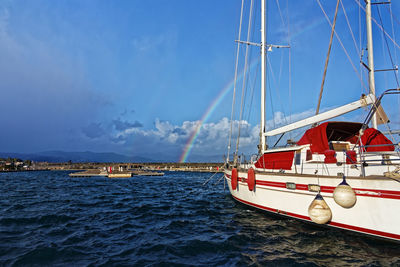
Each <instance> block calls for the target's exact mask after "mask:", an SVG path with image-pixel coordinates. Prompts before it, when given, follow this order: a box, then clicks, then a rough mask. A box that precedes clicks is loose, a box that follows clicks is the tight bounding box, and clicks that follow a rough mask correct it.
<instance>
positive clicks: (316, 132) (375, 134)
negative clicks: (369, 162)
mask: <svg viewBox="0 0 400 267" xmlns="http://www.w3.org/2000/svg"><path fill="white" fill-rule="evenodd" d="M361 127H362V123H356V122H324V123H322V124H320V125H318V126H316V127H314V128H311V129H308V130H307V131H306V132H305V133H304V135H303V137H302V138H300V140H299V141H298V142H297V144H298V145H306V144H310V149H311V152H312V153H321V154H322V153H324V151H326V150H329V149H330V148H329V142H330V141H347V142H350V143H352V144H355V143H356V142H357V140H358V134H359V131H360V129H361ZM361 142H362V144H363V145H364V146H366V145H385V144H388V145H389V146H381V147H369V148H367V149H366V150H367V151H393V150H394V146H393V143H392V142H391V141H390V140H389V139H387V138H386V137H385V136H384V135H383V134H382V133H381V132H379V131H378V130H376V129H374V128H368V129H366V130H365V132H364V134H363V136H362V137H361ZM390 145H391V146H390Z"/></svg>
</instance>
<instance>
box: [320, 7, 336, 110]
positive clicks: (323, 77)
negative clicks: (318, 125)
mask: <svg viewBox="0 0 400 267" xmlns="http://www.w3.org/2000/svg"><path fill="white" fill-rule="evenodd" d="M339 3H340V0H337V3H336V9H335V16H334V18H333V24H332V31H331V36H330V39H329V48H328V54H327V55H326V59H325V67H324V74H323V75H322V82H321V88H320V91H319V97H318V105H317V110H316V111H315V115H318V113H319V108H320V106H321V99H322V93H323V91H324V84H325V77H326V71H327V70H328V63H329V56H330V55H331V48H332V41H333V34H334V33H335V26H336V18H337V13H338V10H339Z"/></svg>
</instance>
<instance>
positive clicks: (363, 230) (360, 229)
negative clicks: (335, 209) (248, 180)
mask: <svg viewBox="0 0 400 267" xmlns="http://www.w3.org/2000/svg"><path fill="white" fill-rule="evenodd" d="M232 197H233V198H234V199H236V200H237V201H239V202H242V203H244V204H246V205H249V206H253V207H256V208H258V209H262V210H266V211H269V212H273V213H278V214H282V215H286V216H289V217H293V218H297V219H301V220H305V221H309V222H312V221H311V218H310V217H308V216H304V215H300V214H296V213H292V212H286V211H282V210H278V209H273V208H270V207H266V206H262V205H258V204H255V203H252V202H248V201H245V200H243V199H240V198H238V197H236V196H234V195H232ZM326 225H329V226H334V227H338V228H342V229H346V230H351V231H355V232H360V233H366V234H370V235H375V236H379V237H386V238H391V239H395V240H400V235H397V234H392V233H387V232H383V231H377V230H372V229H368V228H363V227H358V226H353V225H349V224H343V223H338V222H332V221H331V222H329V223H327V224H326Z"/></svg>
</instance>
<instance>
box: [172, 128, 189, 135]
mask: <svg viewBox="0 0 400 267" xmlns="http://www.w3.org/2000/svg"><path fill="white" fill-rule="evenodd" d="M172 133H175V134H177V135H186V131H185V130H184V129H181V128H175V129H174V130H173V131H172Z"/></svg>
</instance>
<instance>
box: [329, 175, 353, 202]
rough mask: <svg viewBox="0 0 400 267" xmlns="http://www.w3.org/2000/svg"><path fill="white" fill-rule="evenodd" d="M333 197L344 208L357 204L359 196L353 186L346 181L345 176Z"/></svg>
mask: <svg viewBox="0 0 400 267" xmlns="http://www.w3.org/2000/svg"><path fill="white" fill-rule="evenodd" d="M333 199H334V200H335V202H336V203H337V204H338V205H340V206H342V207H343V208H346V209H348V208H351V207H353V206H354V205H355V204H356V201H357V197H356V193H355V192H354V190H353V188H351V186H350V185H349V184H348V183H346V178H345V177H344V176H343V181H342V182H341V183H340V184H339V185H338V186H337V187H336V188H335V190H334V191H333Z"/></svg>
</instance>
